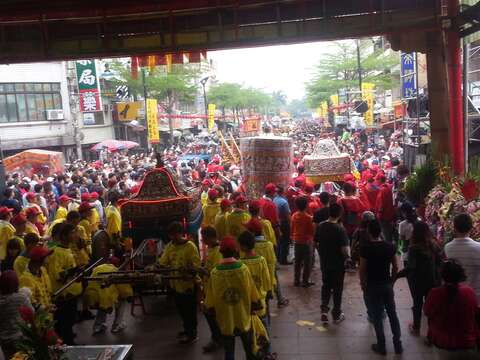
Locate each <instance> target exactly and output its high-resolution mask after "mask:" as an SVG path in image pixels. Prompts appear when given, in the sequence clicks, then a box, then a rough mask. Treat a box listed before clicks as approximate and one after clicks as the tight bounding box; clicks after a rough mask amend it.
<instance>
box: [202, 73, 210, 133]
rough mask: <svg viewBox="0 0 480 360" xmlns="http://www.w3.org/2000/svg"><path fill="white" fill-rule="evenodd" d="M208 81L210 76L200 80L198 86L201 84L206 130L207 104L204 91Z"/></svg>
mask: <svg viewBox="0 0 480 360" xmlns="http://www.w3.org/2000/svg"><path fill="white" fill-rule="evenodd" d="M208 79H210V76H206V77H204V78H203V79H202V80H200V84H202V88H203V104H204V106H205V124H206V127H207V128H208V104H207V92H206V91H205V85H206V84H207V81H208Z"/></svg>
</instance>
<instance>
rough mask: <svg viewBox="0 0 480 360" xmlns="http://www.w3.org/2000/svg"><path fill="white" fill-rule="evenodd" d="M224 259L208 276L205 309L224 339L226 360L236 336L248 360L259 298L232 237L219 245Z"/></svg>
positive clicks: (253, 356)
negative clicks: (253, 314) (254, 315)
mask: <svg viewBox="0 0 480 360" xmlns="http://www.w3.org/2000/svg"><path fill="white" fill-rule="evenodd" d="M220 252H221V253H222V255H223V259H222V261H221V263H220V264H219V265H217V266H216V267H215V268H214V269H213V270H212V272H211V274H210V279H209V281H208V284H207V287H206V290H205V303H204V307H205V309H206V311H207V312H209V313H211V314H212V315H214V316H215V320H216V322H217V324H218V326H219V328H220V332H221V334H222V336H223V346H224V349H225V359H235V337H236V336H239V337H240V338H241V339H242V345H243V349H244V351H245V354H246V359H247V360H254V359H256V358H257V357H256V354H254V353H253V333H252V315H251V314H252V313H253V312H254V311H255V310H260V309H261V307H262V304H261V301H262V299H261V296H260V295H259V293H258V291H257V288H256V287H255V281H254V280H253V277H252V275H251V273H250V271H249V270H248V267H247V266H246V265H245V264H243V263H242V262H240V261H239V260H237V258H238V246H237V241H236V239H235V238H233V237H230V236H227V237H225V238H223V239H222V241H221V242H220Z"/></svg>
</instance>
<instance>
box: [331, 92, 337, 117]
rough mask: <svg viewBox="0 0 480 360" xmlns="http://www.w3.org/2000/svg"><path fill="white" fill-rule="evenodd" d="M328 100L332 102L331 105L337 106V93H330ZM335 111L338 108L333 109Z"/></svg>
mask: <svg viewBox="0 0 480 360" xmlns="http://www.w3.org/2000/svg"><path fill="white" fill-rule="evenodd" d="M330 101H331V102H332V106H333V107H337V106H338V95H330ZM333 111H334V112H335V113H337V112H338V110H333Z"/></svg>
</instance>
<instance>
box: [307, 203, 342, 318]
mask: <svg viewBox="0 0 480 360" xmlns="http://www.w3.org/2000/svg"><path fill="white" fill-rule="evenodd" d="M329 214H330V215H329V218H328V220H327V221H324V222H322V223H320V224H319V225H318V226H317V229H316V231H315V242H316V244H317V248H318V253H319V254H320V268H321V269H322V318H321V319H322V322H323V323H328V311H329V310H330V309H329V303H330V297H331V294H332V292H333V309H332V316H333V321H334V322H335V323H337V324H338V323H340V322H342V321H343V320H345V315H344V314H343V312H342V293H343V280H344V277H345V261H346V260H347V259H349V258H350V247H349V246H348V244H349V239H348V235H347V232H346V231H345V229H344V228H343V226H342V225H340V224H339V220H340V218H341V216H342V207H341V206H340V205H338V204H332V205H330V210H329Z"/></svg>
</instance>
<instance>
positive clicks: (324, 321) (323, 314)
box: [320, 313, 328, 324]
mask: <svg viewBox="0 0 480 360" xmlns="http://www.w3.org/2000/svg"><path fill="white" fill-rule="evenodd" d="M320 321H321V322H322V323H323V324H328V314H327V313H322V316H321V317H320Z"/></svg>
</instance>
